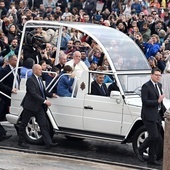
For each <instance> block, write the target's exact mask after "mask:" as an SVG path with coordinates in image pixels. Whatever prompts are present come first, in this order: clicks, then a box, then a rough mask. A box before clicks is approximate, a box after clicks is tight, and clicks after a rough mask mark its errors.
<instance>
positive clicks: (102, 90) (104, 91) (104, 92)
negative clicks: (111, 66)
mask: <svg viewBox="0 0 170 170" xmlns="http://www.w3.org/2000/svg"><path fill="white" fill-rule="evenodd" d="M101 89H102V91H103V93H104V95H106V92H105V90H104V87H103V85H101Z"/></svg>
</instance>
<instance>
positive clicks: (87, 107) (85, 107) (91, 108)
mask: <svg viewBox="0 0 170 170" xmlns="http://www.w3.org/2000/svg"><path fill="white" fill-rule="evenodd" d="M84 109H90V110H93V107H91V106H84Z"/></svg>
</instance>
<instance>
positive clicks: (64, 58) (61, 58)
mask: <svg viewBox="0 0 170 170" xmlns="http://www.w3.org/2000/svg"><path fill="white" fill-rule="evenodd" d="M66 62H67V55H66V54H65V53H64V52H63V51H62V52H60V53H59V63H58V64H57V65H55V67H56V68H58V69H59V73H61V71H63V69H64V66H65V63H66Z"/></svg>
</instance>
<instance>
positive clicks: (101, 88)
mask: <svg viewBox="0 0 170 170" xmlns="http://www.w3.org/2000/svg"><path fill="white" fill-rule="evenodd" d="M104 78H105V75H104V74H96V78H95V80H94V81H93V82H92V83H91V94H93V95H98V96H109V93H108V89H107V86H106V84H105V83H103V82H104Z"/></svg>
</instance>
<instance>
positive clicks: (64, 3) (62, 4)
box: [55, 0, 67, 13]
mask: <svg viewBox="0 0 170 170" xmlns="http://www.w3.org/2000/svg"><path fill="white" fill-rule="evenodd" d="M55 6H56V7H60V8H61V11H62V13H64V11H65V9H66V8H67V0H58V1H57V2H56V4H55Z"/></svg>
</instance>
